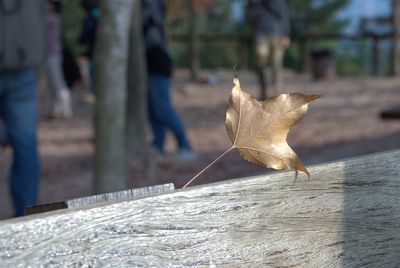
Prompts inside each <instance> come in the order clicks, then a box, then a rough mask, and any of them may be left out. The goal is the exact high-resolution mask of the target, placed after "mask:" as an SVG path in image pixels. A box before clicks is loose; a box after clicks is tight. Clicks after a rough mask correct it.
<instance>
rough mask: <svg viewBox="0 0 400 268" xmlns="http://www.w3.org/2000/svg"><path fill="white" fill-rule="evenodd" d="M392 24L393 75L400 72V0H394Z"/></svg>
mask: <svg viewBox="0 0 400 268" xmlns="http://www.w3.org/2000/svg"><path fill="white" fill-rule="evenodd" d="M392 24H393V42H392V70H391V71H392V73H391V74H392V75H394V76H397V75H399V74H400V62H399V61H400V45H399V37H400V0H392Z"/></svg>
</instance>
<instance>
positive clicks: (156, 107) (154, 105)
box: [148, 74, 191, 152]
mask: <svg viewBox="0 0 400 268" xmlns="http://www.w3.org/2000/svg"><path fill="white" fill-rule="evenodd" d="M148 79H149V80H148V81H149V82H148V83H149V116H150V123H151V127H152V129H153V133H154V146H155V147H156V148H157V149H158V150H159V151H160V152H163V150H164V142H165V133H166V130H167V129H171V131H172V133H173V134H174V136H175V138H176V141H177V143H178V146H179V149H180V150H181V151H182V150H187V151H191V147H190V144H189V141H188V140H187V138H186V135H185V131H184V126H183V124H182V121H181V119H180V118H179V115H178V114H177V112H176V111H175V109H174V108H173V107H172V104H171V96H170V95H171V94H170V88H171V78H170V77H167V76H163V75H156V74H149V78H148Z"/></svg>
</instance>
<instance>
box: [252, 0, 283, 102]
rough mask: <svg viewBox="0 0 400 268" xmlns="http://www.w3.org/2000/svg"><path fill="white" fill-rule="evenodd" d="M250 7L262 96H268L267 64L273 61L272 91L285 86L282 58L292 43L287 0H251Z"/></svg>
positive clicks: (275, 92) (276, 92)
mask: <svg viewBox="0 0 400 268" xmlns="http://www.w3.org/2000/svg"><path fill="white" fill-rule="evenodd" d="M247 11H248V17H249V20H250V23H251V25H252V28H253V33H254V40H255V53H256V66H257V74H258V77H259V80H260V87H261V94H260V98H261V99H265V98H266V97H267V81H266V78H265V67H266V65H267V63H268V61H270V62H271V71H272V74H271V76H272V77H271V86H272V95H277V94H279V92H280V91H281V90H282V86H283V77H282V60H283V55H284V51H285V48H287V47H288V46H289V44H290V39H289V32H290V20H289V13H288V9H287V5H286V2H285V0H248V2H247Z"/></svg>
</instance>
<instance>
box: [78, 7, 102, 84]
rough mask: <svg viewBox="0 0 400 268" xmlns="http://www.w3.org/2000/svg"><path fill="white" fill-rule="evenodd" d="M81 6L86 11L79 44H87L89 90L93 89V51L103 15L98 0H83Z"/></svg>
mask: <svg viewBox="0 0 400 268" xmlns="http://www.w3.org/2000/svg"><path fill="white" fill-rule="evenodd" d="M81 6H82V8H83V9H84V10H85V12H86V16H85V18H84V20H83V23H82V29H81V33H80V35H79V44H81V45H85V46H86V50H85V52H84V53H83V54H82V56H83V57H84V58H86V60H87V70H88V74H89V77H88V80H89V86H88V87H89V90H90V91H93V88H94V85H93V81H94V75H93V74H94V71H93V53H94V47H95V44H96V30H97V24H98V20H99V18H100V15H101V11H100V8H99V3H98V0H81Z"/></svg>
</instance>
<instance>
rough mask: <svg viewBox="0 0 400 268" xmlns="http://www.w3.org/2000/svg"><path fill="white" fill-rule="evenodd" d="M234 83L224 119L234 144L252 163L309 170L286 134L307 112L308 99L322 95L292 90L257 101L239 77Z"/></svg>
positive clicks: (270, 166)
mask: <svg viewBox="0 0 400 268" xmlns="http://www.w3.org/2000/svg"><path fill="white" fill-rule="evenodd" d="M233 83H234V84H235V86H234V87H233V89H232V93H231V97H230V103H229V107H228V110H227V112H226V120H225V124H226V129H227V131H228V135H229V138H230V139H231V140H232V142H233V146H232V147H234V148H236V149H238V150H239V152H240V154H241V155H242V156H243V158H244V159H246V160H247V161H249V162H251V163H254V164H257V165H260V166H264V167H269V168H274V169H277V170H283V169H285V170H290V169H292V170H296V171H297V170H300V171H303V172H305V173H307V174H309V172H308V170H307V169H306V168H305V166H304V164H303V163H302V162H301V161H300V159H299V158H298V156H297V155H296V153H295V152H294V151H293V150H292V149H291V148H290V147H289V145H288V144H287V142H286V137H287V134H288V132H289V129H290V128H291V127H292V126H294V125H295V124H296V123H297V122H299V121H300V120H301V119H302V118H303V116H304V114H305V113H306V112H307V109H308V103H309V102H311V101H313V100H315V99H318V98H319V97H320V96H319V95H308V96H307V95H304V94H301V93H289V94H281V95H279V96H277V97H272V98H268V99H267V100H265V101H258V100H256V99H255V98H253V97H252V96H250V95H249V94H247V93H246V92H244V91H242V90H241V88H240V83H239V79H238V78H235V79H234V80H233Z"/></svg>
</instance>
